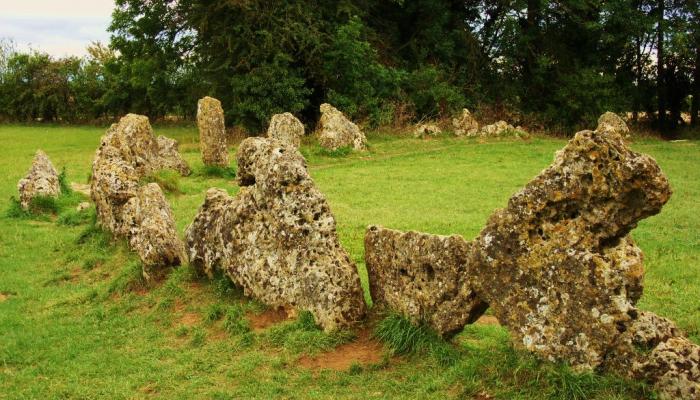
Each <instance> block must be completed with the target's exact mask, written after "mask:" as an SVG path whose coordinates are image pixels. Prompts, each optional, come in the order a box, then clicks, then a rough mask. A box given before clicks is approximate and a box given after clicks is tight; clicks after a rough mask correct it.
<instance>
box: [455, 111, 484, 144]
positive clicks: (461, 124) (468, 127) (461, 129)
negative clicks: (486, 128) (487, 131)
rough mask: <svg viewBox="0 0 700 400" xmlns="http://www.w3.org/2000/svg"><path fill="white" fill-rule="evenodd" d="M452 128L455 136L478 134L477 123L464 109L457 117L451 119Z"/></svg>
mask: <svg viewBox="0 0 700 400" xmlns="http://www.w3.org/2000/svg"><path fill="white" fill-rule="evenodd" d="M452 126H453V127H454V130H455V135H456V136H467V137H472V136H477V134H478V133H479V123H478V122H477V121H476V119H474V117H473V116H472V114H471V113H470V112H469V110H467V109H466V108H464V109H462V114H460V116H459V117H457V118H453V119H452Z"/></svg>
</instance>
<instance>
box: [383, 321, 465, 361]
mask: <svg viewBox="0 0 700 400" xmlns="http://www.w3.org/2000/svg"><path fill="white" fill-rule="evenodd" d="M374 336H375V337H376V338H377V339H379V340H381V341H382V342H384V343H385V344H386V345H387V346H389V348H390V349H391V351H392V352H393V353H394V354H406V355H408V354H420V353H428V354H430V355H431V356H433V357H434V358H435V359H436V360H437V361H438V363H440V364H441V365H452V364H454V363H455V362H456V361H457V359H458V358H459V350H458V349H457V348H455V347H454V346H452V345H451V344H450V343H448V342H445V341H444V340H443V339H442V338H441V337H440V336H439V335H438V334H437V333H435V332H434V331H433V330H432V329H430V328H429V327H428V326H426V325H423V324H421V325H418V326H415V325H413V324H412V323H411V321H409V320H407V319H406V318H404V317H403V316H401V315H399V314H394V313H392V314H389V315H387V316H386V317H385V318H384V319H383V320H381V321H380V322H379V323H378V324H377V326H376V328H375V330H374Z"/></svg>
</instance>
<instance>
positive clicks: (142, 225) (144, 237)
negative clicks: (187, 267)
mask: <svg viewBox="0 0 700 400" xmlns="http://www.w3.org/2000/svg"><path fill="white" fill-rule="evenodd" d="M122 220H123V223H124V230H125V231H126V236H127V237H128V239H129V246H131V248H132V249H133V250H134V251H136V253H138V254H139V257H140V258H141V262H142V263H143V274H144V277H145V278H146V279H148V280H153V279H156V280H157V279H161V278H162V277H163V276H164V273H166V272H167V271H168V269H167V267H171V266H178V265H181V264H182V263H185V262H187V256H186V252H185V245H184V244H183V242H182V241H181V240H180V238H179V237H178V234H177V230H176V229H175V223H174V221H175V219H174V218H173V213H172V211H171V210H170V205H168V202H167V200H165V196H164V195H163V191H162V190H161V189H160V186H158V184H157V183H149V184H148V185H146V186H143V187H141V188H140V189H139V191H138V193H137V195H136V196H134V197H132V198H130V199H129V201H127V202H126V204H125V205H124V209H123V213H122Z"/></svg>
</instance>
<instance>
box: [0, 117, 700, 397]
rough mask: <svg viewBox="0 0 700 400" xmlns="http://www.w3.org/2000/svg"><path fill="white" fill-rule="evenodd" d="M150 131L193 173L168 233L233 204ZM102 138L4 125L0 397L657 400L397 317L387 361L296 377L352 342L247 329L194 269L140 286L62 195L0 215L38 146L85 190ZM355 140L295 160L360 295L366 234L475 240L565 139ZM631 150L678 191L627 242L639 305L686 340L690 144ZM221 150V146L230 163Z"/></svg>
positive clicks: (690, 280) (177, 134)
mask: <svg viewBox="0 0 700 400" xmlns="http://www.w3.org/2000/svg"><path fill="white" fill-rule="evenodd" d="M155 130H156V133H157V134H164V135H166V136H170V137H173V138H175V139H177V140H178V141H179V142H180V150H181V152H182V154H183V157H184V158H185V159H186V160H187V161H188V162H189V163H190V166H191V167H192V169H193V171H195V173H194V174H192V176H189V177H186V178H177V179H176V182H177V186H178V193H174V192H173V193H166V196H167V198H168V199H169V201H170V203H171V206H172V209H173V212H174V215H175V217H176V222H177V227H178V229H179V231H180V232H181V233H182V232H184V229H185V227H186V226H187V225H188V224H189V223H190V222H191V221H192V219H193V217H194V215H195V214H196V212H197V209H198V207H199V206H200V205H201V203H202V201H203V200H204V193H205V191H206V189H207V188H209V187H221V188H224V189H226V190H228V192H229V193H230V194H235V193H236V192H237V191H238V187H237V186H236V185H235V183H234V182H233V180H232V176H231V174H209V173H206V172H203V171H205V168H204V166H203V165H202V162H201V159H200V156H199V153H198V151H197V143H196V142H197V132H196V129H194V128H192V127H167V128H158V127H156V129H155ZM104 131H105V128H104V127H100V128H95V127H54V126H43V125H42V126H29V127H27V126H0V149H2V156H1V157H0V170H2V171H3V174H2V176H0V227H1V228H0V294H3V296H4V298H5V300H4V301H0V398H3V399H5V398H7V399H23V398H51V399H53V398H86V399H87V398H90V399H94V398H105V399H127V398H129V399H131V398H167V399H191V398H205V399H210V398H214V399H228V398H261V399H267V398H310V399H322V398H323V399H325V398H353V399H365V398H366V399H388V398H392V399H393V398H399V399H401V398H405V399H415V398H434V399H443V398H460V399H461V398H466V399H469V398H473V397H476V396H477V395H479V394H481V393H487V394H488V395H490V396H492V397H494V398H498V399H588V398H590V399H639V398H653V394H652V393H650V392H649V391H648V388H646V387H644V386H643V385H641V384H640V383H638V382H629V381H626V380H622V379H619V378H616V377H613V376H599V375H593V374H575V373H573V372H572V371H571V370H569V369H568V368H567V367H566V366H562V365H552V364H549V363H543V362H540V361H538V360H537V359H535V358H534V357H532V356H530V355H528V354H524V353H522V352H520V351H517V350H515V349H513V348H512V347H511V346H510V342H509V338H508V334H507V332H506V331H505V330H504V329H502V328H500V327H497V326H486V325H472V326H468V327H467V328H466V329H465V330H464V332H462V333H461V334H459V335H457V336H455V337H454V338H452V339H451V341H450V342H443V341H440V340H439V339H436V338H434V337H433V336H431V335H430V333H429V332H425V331H422V330H418V331H419V332H418V333H416V332H415V329H416V328H414V327H412V326H410V325H406V324H405V323H401V322H400V320H398V319H394V320H389V321H388V322H387V320H383V321H380V322H378V323H377V324H376V326H378V327H382V326H384V327H385V328H386V329H385V333H387V335H386V338H385V343H386V346H387V350H386V351H387V354H390V353H392V349H393V350H394V352H395V353H397V354H400V355H397V356H395V357H392V358H389V359H388V360H387V361H386V362H382V363H380V364H378V365H375V366H360V365H353V366H351V367H350V368H349V369H348V370H347V371H339V372H336V371H310V370H307V369H304V368H302V367H300V366H299V365H298V359H299V358H300V357H302V356H303V355H305V354H318V353H319V352H322V351H325V350H328V349H331V348H333V347H335V346H338V345H339V344H341V343H345V342H347V341H351V340H353V337H354V334H355V333H353V332H340V333H336V334H330V335H329V334H324V333H323V332H321V331H320V330H318V328H317V327H316V326H315V324H314V323H313V321H312V320H309V318H308V315H306V314H305V313H302V314H300V315H299V316H298V317H297V319H294V320H291V321H287V322H284V323H281V324H278V325H275V326H273V327H271V328H269V329H267V330H266V331H263V332H256V331H251V330H248V329H250V326H248V325H247V320H246V319H245V318H244V315H246V314H249V313H258V312H261V311H262V309H263V308H264V307H263V306H261V305H260V304H259V303H256V302H253V301H250V300H247V299H246V298H245V297H244V296H243V295H242V293H241V291H240V289H238V288H235V287H233V286H232V285H231V284H230V283H229V281H228V280H226V279H225V278H223V277H218V278H217V279H214V280H211V281H210V280H208V279H205V278H202V277H199V276H197V274H196V273H195V272H194V271H193V269H192V268H191V267H190V266H183V267H181V268H179V269H177V270H176V271H174V273H173V274H171V275H170V276H169V277H168V279H167V280H166V281H165V282H163V283H162V284H160V285H157V286H155V287H147V286H146V285H145V283H144V282H143V281H142V278H141V275H140V265H139V263H138V258H137V257H135V256H134V254H132V253H130V252H129V251H128V249H127V247H126V245H125V243H123V241H119V240H116V241H115V240H112V238H111V237H110V235H109V234H107V233H105V232H103V231H101V230H100V229H99V228H97V227H95V226H94V224H93V222H94V210H90V211H88V212H87V214H86V216H85V217H80V216H77V215H76V214H75V213H74V210H75V206H76V205H77V203H79V202H80V201H82V200H84V198H83V197H82V195H79V194H76V193H71V194H66V195H64V196H62V197H61V198H59V199H58V200H57V201H56V209H55V210H53V211H50V212H49V213H47V214H39V215H36V214H30V215H19V216H17V215H11V214H12V212H11V211H13V210H14V212H16V211H17V210H16V209H14V208H13V202H12V200H10V197H11V196H15V197H17V193H16V190H17V189H16V184H17V181H18V180H19V179H20V178H21V177H23V176H24V175H25V174H26V171H27V169H28V168H29V166H30V164H31V160H32V157H33V155H34V152H35V151H36V149H37V148H41V149H43V150H44V151H46V153H47V154H48V155H49V157H50V158H51V160H52V162H53V164H54V165H55V166H56V167H57V168H58V169H59V170H63V168H65V177H66V179H65V180H66V181H67V182H84V181H85V177H86V176H88V174H89V172H90V168H91V163H92V157H93V155H94V152H95V149H96V148H97V146H98V144H99V139H100V136H101V135H102V134H103V133H104ZM368 140H369V142H370V143H371V144H372V146H371V148H370V150H369V151H368V152H350V153H348V154H322V153H320V152H318V151H317V148H316V147H314V145H304V147H303V148H302V151H303V153H304V154H305V156H306V157H307V159H308V164H309V168H310V172H311V175H312V176H313V178H314V180H315V181H316V183H317V185H318V187H319V188H320V190H321V191H322V192H323V193H324V194H325V195H326V197H327V199H328V201H329V203H330V206H331V209H332V211H333V213H334V214H335V216H336V219H337V222H338V233H339V236H340V240H341V242H342V244H343V245H344V246H345V248H346V249H347V250H348V252H349V253H350V256H351V257H352V259H353V260H354V261H355V262H356V263H357V265H358V270H359V272H360V275H361V279H362V284H363V286H364V288H365V292H366V296H367V299H368V301H369V294H368V293H367V276H366V271H365V266H364V260H363V257H364V254H363V252H364V250H363V238H364V231H365V227H366V226H367V225H369V224H379V225H384V226H387V227H392V228H396V229H402V230H408V229H416V230H420V231H425V232H432V233H437V234H452V233H457V234H461V235H463V236H464V237H465V238H473V237H474V236H476V234H477V233H478V232H479V230H480V229H481V228H482V227H483V225H484V223H485V221H486V219H487V217H488V216H489V215H490V214H491V212H492V211H493V210H494V209H495V208H497V207H501V206H504V205H505V204H506V202H507V200H508V198H509V197H510V196H511V195H512V194H513V193H514V192H515V191H517V190H518V189H519V188H521V187H522V185H523V184H525V183H526V182H527V181H528V180H529V179H531V178H532V177H533V176H534V175H535V174H537V173H538V172H539V171H540V170H541V169H542V168H544V167H546V166H547V165H548V164H549V163H550V162H551V160H552V158H553V155H554V152H555V151H556V150H557V149H559V148H561V147H562V146H563V144H564V143H565V142H564V141H563V140H556V139H548V138H537V137H535V138H532V139H531V140H528V141H522V140H519V139H514V138H503V139H494V140H487V141H479V140H475V139H455V138H450V137H438V138H434V139H432V138H431V139H429V140H421V139H413V138H397V137H395V136H392V135H389V134H388V133H385V132H371V133H369V134H368ZM305 143H309V140H305ZM633 147H634V148H635V149H636V150H638V151H642V152H645V153H649V154H651V155H652V156H653V157H655V158H656V159H657V161H658V162H659V164H660V165H661V167H662V168H663V170H664V171H665V172H666V174H667V175H668V176H669V179H670V181H671V184H672V186H673V189H674V195H673V198H672V199H671V201H670V202H669V204H668V205H667V206H666V207H665V208H664V210H663V212H662V213H661V214H659V215H657V216H655V217H652V218H649V219H647V220H644V221H642V222H641V223H640V224H639V227H638V228H637V229H635V230H634V231H633V232H632V236H633V237H634V239H635V240H636V241H637V243H638V245H639V246H640V247H641V248H642V249H643V250H644V252H645V265H646V269H647V273H646V278H645V294H644V296H643V297H642V299H641V301H640V307H641V308H643V309H646V310H652V311H654V312H657V313H659V314H662V315H665V316H668V317H670V318H672V319H673V320H675V321H676V322H677V323H678V325H679V326H680V327H681V328H682V329H684V330H685V331H686V332H687V333H688V334H689V335H690V337H691V339H692V340H693V341H695V342H696V343H697V342H700V305H699V304H698V302H697V299H698V298H700V213H699V212H698V207H697V199H698V198H700V169H699V168H697V166H698V165H700V147H698V142H696V141H688V142H678V143H668V142H660V141H656V140H643V141H639V142H637V143H634V145H633ZM234 154H235V149H231V159H232V160H234ZM232 167H233V166H232ZM231 171H233V168H232V169H231ZM159 183H160V182H159ZM389 322H390V323H389ZM383 324H387V325H383ZM246 327H247V328H248V329H246ZM402 338H404V339H402ZM417 343H423V345H420V346H419V345H417ZM402 348H403V349H406V351H397V349H402Z"/></svg>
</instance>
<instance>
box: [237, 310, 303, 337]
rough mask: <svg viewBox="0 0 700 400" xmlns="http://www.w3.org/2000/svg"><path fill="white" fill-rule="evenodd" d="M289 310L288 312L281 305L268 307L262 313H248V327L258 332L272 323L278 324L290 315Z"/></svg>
mask: <svg viewBox="0 0 700 400" xmlns="http://www.w3.org/2000/svg"><path fill="white" fill-rule="evenodd" d="M291 314H292V313H291V312H288V311H287V310H285V309H284V308H283V307H280V308H270V309H268V310H265V312H263V313H262V314H248V315H247V316H246V317H247V318H248V321H249V322H250V327H251V329H252V330H253V331H254V332H259V331H262V330H265V329H267V328H269V327H270V326H272V325H275V324H279V323H280V322H283V321H286V320H288V319H290V318H291V317H292V315H291Z"/></svg>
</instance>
